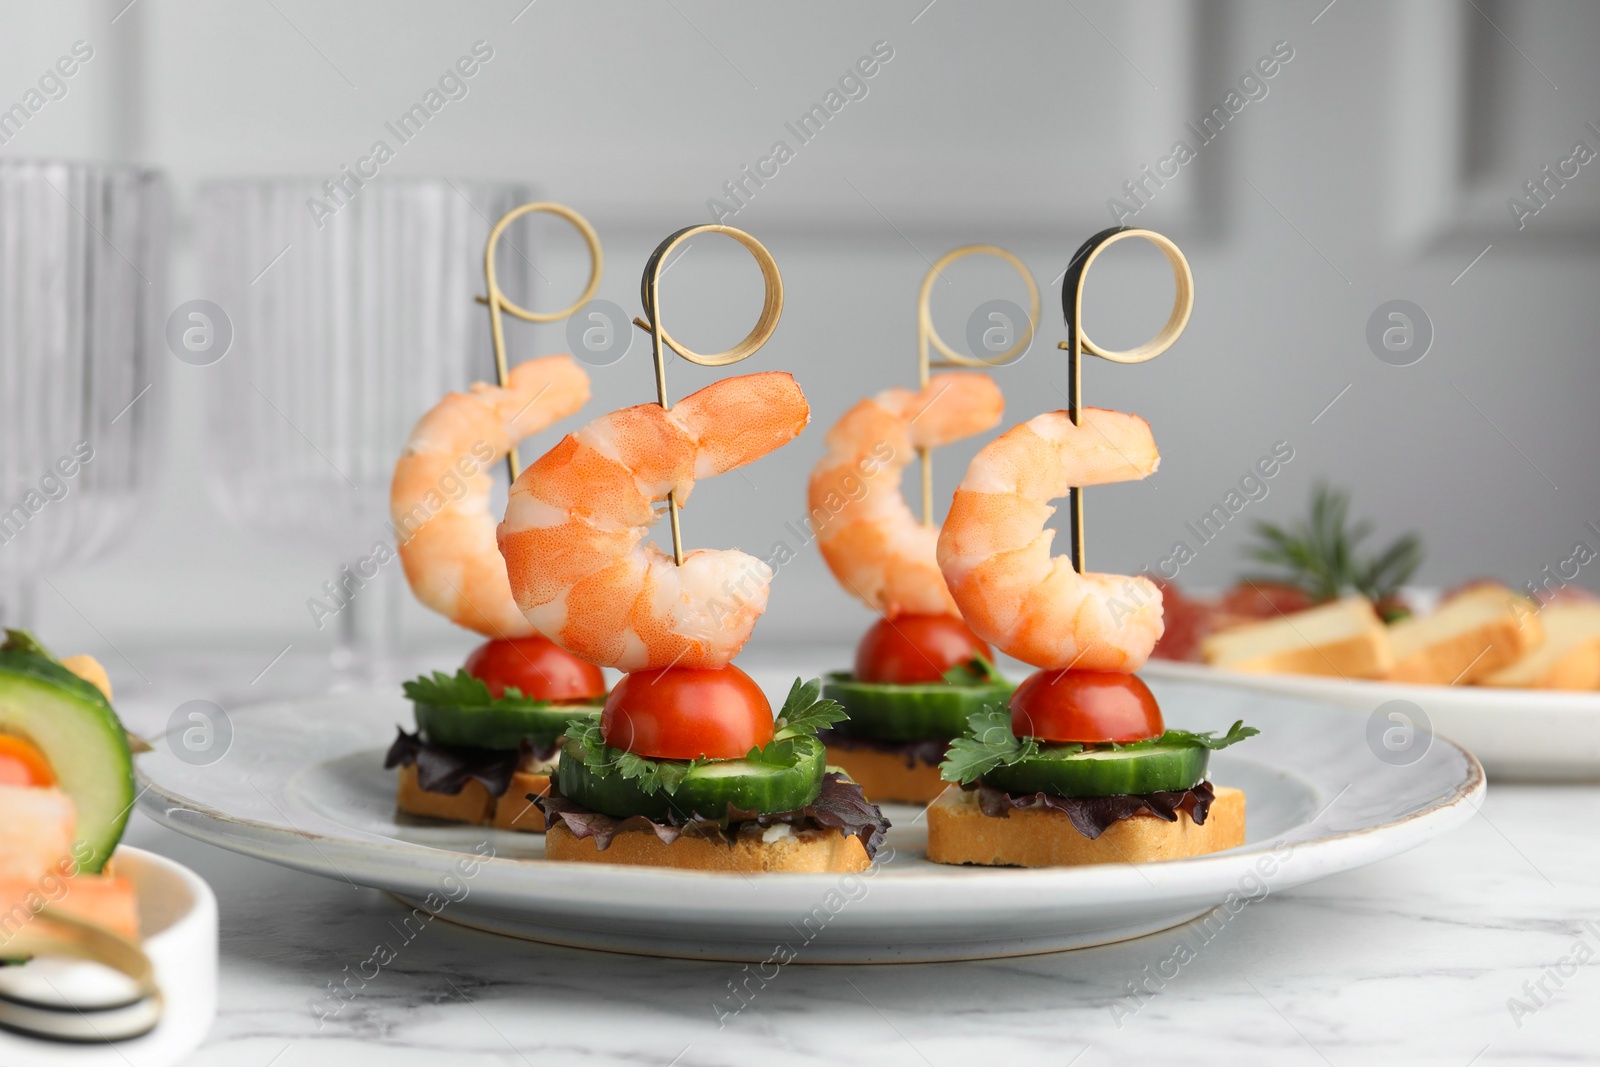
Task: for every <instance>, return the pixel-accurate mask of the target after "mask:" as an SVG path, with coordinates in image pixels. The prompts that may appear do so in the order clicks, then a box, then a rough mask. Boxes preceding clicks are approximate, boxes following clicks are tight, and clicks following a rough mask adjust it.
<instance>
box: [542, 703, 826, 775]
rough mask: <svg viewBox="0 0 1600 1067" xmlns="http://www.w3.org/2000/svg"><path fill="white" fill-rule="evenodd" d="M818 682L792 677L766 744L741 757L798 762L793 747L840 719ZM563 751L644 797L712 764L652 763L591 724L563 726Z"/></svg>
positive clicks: (778, 764)
mask: <svg viewBox="0 0 1600 1067" xmlns="http://www.w3.org/2000/svg"><path fill="white" fill-rule="evenodd" d="M821 694H822V680H821V679H820V678H813V679H812V680H811V681H809V682H802V681H801V680H800V679H798V678H796V679H795V681H794V685H793V686H791V687H790V689H789V695H788V697H787V698H785V700H784V702H783V707H782V708H781V709H779V711H778V720H777V722H776V724H775V729H774V732H773V735H772V740H771V741H769V742H768V743H767V744H766V745H764V746H762V747H761V748H752V749H751V750H750V751H749V753H747V754H746V755H745V756H744V757H743V758H744V759H747V760H750V761H751V762H752V763H760V764H764V765H766V766H769V767H792V766H794V765H796V764H797V763H798V762H799V761H800V756H799V753H798V752H797V751H796V748H797V745H798V743H800V742H802V741H806V740H809V739H811V738H814V737H815V736H816V733H817V731H818V730H821V729H824V728H826V727H829V726H832V725H833V724H834V723H836V722H840V721H842V720H843V719H844V718H845V717H846V715H845V710H844V708H842V707H840V706H839V704H838V702H837V701H833V700H827V699H824V698H823V697H822V695H821ZM565 751H566V753H567V754H568V756H569V757H570V756H573V755H576V756H577V757H578V758H580V759H581V760H583V765H584V766H585V767H587V768H589V769H590V770H591V771H593V772H595V773H596V774H600V775H606V774H617V775H621V776H622V777H623V778H626V779H629V780H630V781H633V782H634V783H635V784H637V785H638V787H639V788H640V789H641V790H642V791H643V792H644V793H645V794H646V795H653V794H655V793H657V792H664V793H666V794H667V795H668V796H671V795H672V794H673V793H675V792H677V789H678V786H679V785H680V784H681V783H682V782H683V779H684V776H685V775H687V774H688V773H689V772H690V771H691V770H693V769H694V768H696V767H699V766H702V765H704V764H707V763H713V762H716V761H714V760H704V759H698V760H657V759H650V758H649V757H647V756H638V755H635V754H634V753H632V752H628V751H626V750H624V749H620V748H612V747H611V746H610V745H608V744H606V739H605V736H604V735H603V734H601V732H600V723H599V722H597V721H594V720H589V721H574V722H573V723H571V724H570V725H569V726H568V727H567V733H566V749H565Z"/></svg>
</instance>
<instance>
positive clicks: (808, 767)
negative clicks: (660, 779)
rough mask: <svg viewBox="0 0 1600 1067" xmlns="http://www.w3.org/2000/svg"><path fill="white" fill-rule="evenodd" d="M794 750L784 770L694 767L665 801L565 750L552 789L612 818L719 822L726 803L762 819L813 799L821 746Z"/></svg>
mask: <svg viewBox="0 0 1600 1067" xmlns="http://www.w3.org/2000/svg"><path fill="white" fill-rule="evenodd" d="M570 743H571V741H570V739H569V744H570ZM794 745H795V753H796V755H797V757H798V758H797V759H796V760H795V763H794V765H793V766H789V767H774V766H771V765H769V764H764V763H757V762H755V761H753V760H747V759H726V760H710V761H708V762H705V763H700V764H697V765H695V766H694V767H691V768H690V769H689V772H688V773H687V774H685V775H684V777H683V781H682V782H680V783H679V785H678V788H677V791H676V792H674V793H672V794H671V795H670V796H669V795H668V794H667V793H666V792H665V791H664V790H658V791H657V792H655V793H646V792H645V791H644V790H642V789H640V788H639V785H638V782H637V781H636V780H634V779H631V778H624V777H622V775H620V774H618V773H615V772H614V771H613V772H605V771H596V770H594V769H593V768H592V767H589V766H588V765H587V764H585V763H584V762H583V756H582V751H581V750H578V751H569V752H568V753H567V756H566V758H565V759H563V760H562V761H561V766H560V770H559V771H558V772H557V775H556V784H557V786H558V787H559V788H560V790H561V795H562V796H564V797H566V798H567V799H568V800H570V801H572V802H573V803H574V804H581V805H582V806H583V807H585V808H588V809H589V810H590V811H597V812H600V813H601V814H602V815H610V816H613V817H615V818H618V819H625V818H627V817H628V816H630V815H644V816H646V817H648V818H651V819H659V818H662V817H663V816H665V815H667V814H668V813H669V812H670V813H675V814H677V815H679V816H682V817H688V816H690V815H700V816H703V817H705V818H708V819H720V818H722V817H723V816H724V815H725V814H727V811H728V805H730V804H731V805H733V806H734V807H735V808H739V809H742V810H745V811H758V812H762V813H763V814H770V813H773V812H779V811H794V810H796V809H797V808H803V807H805V806H806V805H807V804H810V803H811V802H812V801H813V800H816V799H817V794H818V793H820V792H821V791H822V775H823V773H824V770H823V768H824V764H825V762H826V760H825V758H824V750H823V747H822V742H820V741H818V740H817V739H816V738H814V737H803V738H797V739H796V740H795V741H794ZM663 762H665V761H663Z"/></svg>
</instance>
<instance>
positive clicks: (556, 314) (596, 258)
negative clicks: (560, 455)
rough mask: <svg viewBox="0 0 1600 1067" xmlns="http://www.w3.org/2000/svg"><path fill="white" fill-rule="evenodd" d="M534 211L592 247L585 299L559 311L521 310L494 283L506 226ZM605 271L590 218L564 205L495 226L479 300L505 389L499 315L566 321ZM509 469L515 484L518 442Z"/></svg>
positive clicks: (547, 205)
mask: <svg viewBox="0 0 1600 1067" xmlns="http://www.w3.org/2000/svg"><path fill="white" fill-rule="evenodd" d="M535 212H544V213H546V214H550V215H557V216H559V217H561V218H563V219H566V220H567V221H568V222H570V223H572V225H573V226H574V227H576V228H577V230H578V232H579V233H580V234H582V235H583V242H584V244H586V245H588V246H589V284H588V285H586V286H584V287H583V295H582V296H580V297H578V299H577V300H575V301H573V302H572V304H571V305H570V306H568V307H565V308H563V309H561V310H560V311H549V312H544V311H529V310H528V309H527V308H525V307H520V306H519V305H517V304H515V303H513V302H512V301H510V300H509V299H507V298H506V294H505V293H503V292H501V291H500V283H499V282H498V281H496V280H495V273H494V250H495V246H496V245H498V244H499V243H500V235H501V234H502V233H504V232H505V229H506V227H507V226H509V225H511V223H512V222H514V221H516V220H517V219H519V218H521V217H522V216H524V215H532V214H534V213H535ZM604 269H605V255H604V253H602V252H601V250H600V238H599V236H598V235H597V234H596V233H595V232H594V227H593V226H590V225H589V220H588V219H586V218H584V217H583V216H582V215H580V214H578V213H577V212H576V211H574V210H572V209H571V208H570V207H567V206H566V205H565V204H557V203H553V202H551V201H548V200H541V201H538V202H537V203H532V204H523V205H522V206H521V207H519V208H513V209H512V210H511V211H508V212H506V213H505V214H504V215H502V216H501V218H500V221H499V222H497V223H495V224H494V229H492V230H490V231H489V243H488V244H487V245H485V246H484V249H483V278H484V282H485V284H486V285H487V286H488V289H489V295H488V296H480V297H477V298H476V299H477V301H478V303H480V304H487V305H489V329H490V332H491V333H493V335H494V369H495V374H496V376H497V378H498V380H499V382H500V387H501V388H502V389H503V388H505V384H506V378H507V376H508V375H509V373H510V372H509V370H508V368H507V367H506V338H505V330H504V329H503V328H502V327H501V324H500V312H502V311H509V312H511V314H513V315H515V316H516V317H517V318H519V319H522V320H523V321H524V322H556V321H558V320H560V319H564V318H566V317H567V316H569V315H571V314H572V313H573V312H574V311H577V310H578V309H579V308H581V307H583V305H585V304H587V303H588V302H589V301H590V300H592V299H593V298H594V294H595V292H596V291H597V290H598V289H599V288H600V274H601V272H602V271H603V270H604ZM506 470H508V471H509V472H510V473H511V480H512V481H513V482H515V481H516V480H517V475H519V474H521V473H522V462H521V460H520V459H518V457H517V443H516V442H515V441H513V442H511V451H510V452H507V453H506Z"/></svg>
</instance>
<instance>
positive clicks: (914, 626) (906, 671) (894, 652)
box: [856, 615, 994, 685]
mask: <svg viewBox="0 0 1600 1067" xmlns="http://www.w3.org/2000/svg"><path fill="white" fill-rule="evenodd" d="M974 655H982V656H984V657H986V658H988V659H990V660H992V659H994V653H993V652H992V651H990V649H989V646H988V645H986V644H984V643H983V641H982V640H981V639H979V637H978V635H977V634H975V633H973V632H972V631H971V630H970V629H968V628H967V624H966V623H965V622H962V621H961V620H960V619H958V618H956V617H954V616H952V615H899V616H896V617H895V618H892V619H890V618H887V617H886V618H882V619H879V620H878V622H877V624H876V625H875V626H873V627H872V629H870V630H868V631H867V635H866V636H865V637H863V638H862V639H861V644H859V645H857V646H856V680H857V681H860V682H886V683H888V684H890V685H911V684H913V683H916V682H937V681H940V680H942V679H943V678H944V672H945V671H947V670H949V669H950V668H951V667H955V666H958V665H959V664H962V663H966V662H967V661H968V660H970V659H972V657H973V656H974Z"/></svg>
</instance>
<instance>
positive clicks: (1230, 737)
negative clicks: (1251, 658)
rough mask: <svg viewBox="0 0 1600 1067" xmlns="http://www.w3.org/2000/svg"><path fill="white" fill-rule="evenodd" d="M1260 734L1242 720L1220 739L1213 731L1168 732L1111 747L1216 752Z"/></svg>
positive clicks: (1120, 749) (1118, 748)
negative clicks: (1187, 749)
mask: <svg viewBox="0 0 1600 1067" xmlns="http://www.w3.org/2000/svg"><path fill="white" fill-rule="evenodd" d="M1260 732H1261V731H1260V730H1257V729H1256V728H1255V727H1254V726H1246V725H1245V724H1244V720H1243V719H1240V720H1238V721H1237V722H1235V723H1234V724H1233V725H1232V726H1230V727H1228V732H1227V733H1225V734H1223V735H1222V736H1221V737H1218V736H1217V735H1216V733H1215V731H1212V730H1207V731H1206V732H1204V733H1193V732H1191V731H1189V730H1168V731H1167V732H1166V733H1164V734H1162V735H1161V736H1160V737H1152V738H1150V739H1149V740H1148V741H1133V742H1130V743H1128V744H1126V745H1118V744H1113V745H1111V746H1110V747H1111V748H1114V749H1117V750H1118V751H1123V750H1126V749H1133V750H1135V751H1137V750H1138V749H1141V748H1152V747H1154V746H1156V745H1167V746H1174V747H1176V746H1182V747H1185V748H1209V749H1210V750H1211V751H1213V752H1216V751H1217V750H1218V749H1223V748H1227V747H1228V746H1229V745H1237V744H1238V743H1239V742H1240V741H1243V740H1244V739H1245V738H1247V737H1254V736H1255V735H1256V734H1259V733H1260Z"/></svg>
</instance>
